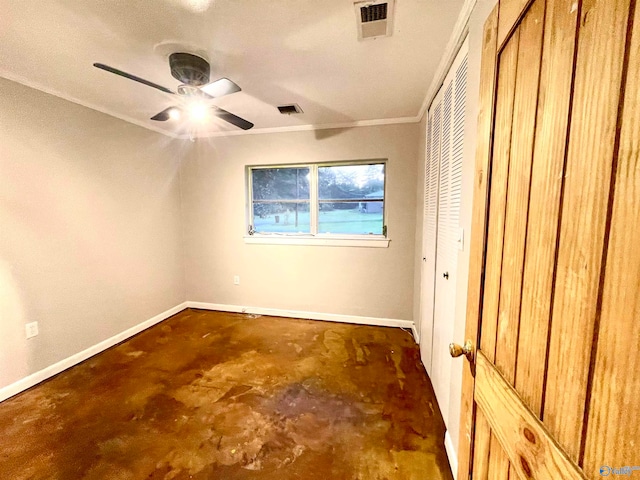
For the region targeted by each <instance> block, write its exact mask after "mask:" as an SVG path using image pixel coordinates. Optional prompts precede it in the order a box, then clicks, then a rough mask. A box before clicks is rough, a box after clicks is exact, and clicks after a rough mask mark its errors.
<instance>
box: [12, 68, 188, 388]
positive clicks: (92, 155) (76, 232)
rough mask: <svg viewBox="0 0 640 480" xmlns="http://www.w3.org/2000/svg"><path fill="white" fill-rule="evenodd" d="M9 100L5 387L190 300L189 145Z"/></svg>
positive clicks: (76, 110)
mask: <svg viewBox="0 0 640 480" xmlns="http://www.w3.org/2000/svg"><path fill="white" fill-rule="evenodd" d="M0 90H1V91H2V95H0V365H1V368H0V388H1V387H3V386H6V385H8V384H11V383H13V382H15V381H17V380H19V379H21V378H23V377H25V376H27V375H29V374H31V373H34V372H36V371H38V370H41V369H43V368H45V367H48V366H50V365H52V364H53V363H55V362H57V361H60V360H62V359H65V358H67V357H69V356H71V355H73V354H76V353H77V352H79V351H81V350H84V349H86V348H88V347H90V346H93V345H95V344H97V343H99V342H100V341H102V340H105V339H107V338H109V337H111V336H113V335H115V334H117V333H119V332H122V331H123V330H126V329H128V328H130V327H132V326H134V325H137V324H139V323H141V322H142V321H144V320H147V319H149V318H150V317H153V316H155V315H157V314H159V313H161V312H163V311H165V310H167V309H168V308H170V307H173V306H175V305H177V304H179V303H181V302H183V301H184V290H183V278H184V276H183V275H184V272H183V265H182V250H181V247H182V245H181V239H180V234H181V228H180V191H179V180H178V165H179V158H180V156H181V151H180V145H182V144H184V141H181V140H173V141H172V140H170V139H168V138H167V137H164V136H162V135H159V134H157V133H153V132H150V131H148V130H145V129H142V128H139V127H136V126H133V125H131V124H128V123H125V122H123V121H121V120H117V119H114V118H112V117H109V116H107V115H104V114H101V113H98V112H95V111H93V110H90V109H87V108H84V107H81V106H78V105H75V104H73V103H70V102H67V101H65V100H61V99H59V98H56V97H54V96H51V95H47V94H45V93H42V92H39V91H37V90H33V89H30V88H28V87H25V86H22V85H20V84H17V83H13V82H10V81H8V80H4V79H0ZM32 321H38V322H39V328H40V334H39V335H38V336H37V337H35V338H32V339H29V340H26V339H25V334H24V324H25V323H27V322H32Z"/></svg>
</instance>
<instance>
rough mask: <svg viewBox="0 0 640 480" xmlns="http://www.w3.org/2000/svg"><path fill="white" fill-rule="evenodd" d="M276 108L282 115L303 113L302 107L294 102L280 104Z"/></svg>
mask: <svg viewBox="0 0 640 480" xmlns="http://www.w3.org/2000/svg"><path fill="white" fill-rule="evenodd" d="M278 110H279V111H280V113H281V114H283V115H291V114H295V113H303V112H302V109H301V108H300V107H299V106H298V105H297V104H295V103H292V104H290V105H280V106H278Z"/></svg>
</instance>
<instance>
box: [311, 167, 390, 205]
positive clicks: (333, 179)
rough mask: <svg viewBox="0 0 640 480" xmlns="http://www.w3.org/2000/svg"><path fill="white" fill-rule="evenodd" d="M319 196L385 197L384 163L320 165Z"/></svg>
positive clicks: (328, 197)
mask: <svg viewBox="0 0 640 480" xmlns="http://www.w3.org/2000/svg"><path fill="white" fill-rule="evenodd" d="M318 198H319V199H320V200H349V199H351V200H355V199H373V198H376V199H380V200H382V199H384V164H382V163H378V164H375V165H340V166H335V167H332V166H328V167H319V168H318Z"/></svg>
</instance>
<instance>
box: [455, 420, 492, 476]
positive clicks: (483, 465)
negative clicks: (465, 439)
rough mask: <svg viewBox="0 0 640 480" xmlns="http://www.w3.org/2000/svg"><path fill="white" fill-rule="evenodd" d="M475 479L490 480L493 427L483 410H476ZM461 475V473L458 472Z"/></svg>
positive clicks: (473, 473)
mask: <svg viewBox="0 0 640 480" xmlns="http://www.w3.org/2000/svg"><path fill="white" fill-rule="evenodd" d="M473 445H474V446H473V472H472V475H471V478H472V479H473V480H489V457H490V455H491V429H490V428H489V422H487V419H486V418H484V415H483V414H482V410H478V411H477V412H476V429H475V441H474V444H473ZM458 476H460V473H458Z"/></svg>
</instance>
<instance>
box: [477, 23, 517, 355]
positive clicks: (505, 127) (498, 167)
mask: <svg viewBox="0 0 640 480" xmlns="http://www.w3.org/2000/svg"><path fill="white" fill-rule="evenodd" d="M518 40H519V32H517V31H516V32H515V33H514V34H513V35H512V36H511V39H510V40H509V43H507V45H506V46H505V48H504V49H503V51H502V53H501V54H500V59H499V63H498V80H497V82H498V83H497V87H496V88H497V97H496V98H497V100H496V114H495V123H494V125H495V128H494V140H493V142H494V144H493V156H492V160H491V187H490V200H489V220H488V221H489V227H488V235H487V257H486V263H485V277H484V304H483V312H482V335H481V340H480V348H481V349H482V350H483V351H484V352H485V355H487V357H488V358H490V359H491V360H494V359H495V350H496V340H497V330H498V306H499V304H500V275H501V272H502V245H503V237H504V219H505V211H506V208H505V198H506V195H507V178H508V176H509V158H510V151H511V125H512V120H513V101H514V95H515V85H516V73H517V69H518Z"/></svg>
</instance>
